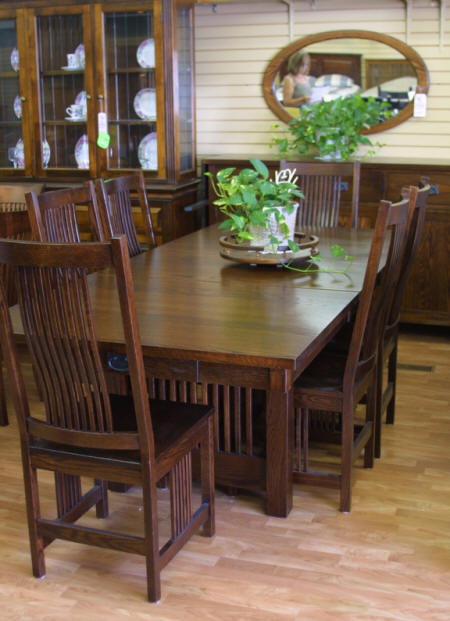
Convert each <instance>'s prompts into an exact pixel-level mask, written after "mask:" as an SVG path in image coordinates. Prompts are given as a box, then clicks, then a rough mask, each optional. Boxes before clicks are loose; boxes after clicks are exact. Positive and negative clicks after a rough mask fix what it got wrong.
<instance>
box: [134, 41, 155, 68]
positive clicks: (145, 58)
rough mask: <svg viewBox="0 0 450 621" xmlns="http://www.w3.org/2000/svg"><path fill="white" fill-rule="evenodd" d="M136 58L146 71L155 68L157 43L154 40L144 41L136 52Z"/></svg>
mask: <svg viewBox="0 0 450 621" xmlns="http://www.w3.org/2000/svg"><path fill="white" fill-rule="evenodd" d="M136 58H137V61H138V63H139V64H140V66H141V67H144V69H153V67H154V66H155V41H154V40H153V39H145V41H142V43H140V44H139V47H138V49H137V51H136Z"/></svg>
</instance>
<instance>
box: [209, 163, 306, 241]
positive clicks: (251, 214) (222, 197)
mask: <svg viewBox="0 0 450 621" xmlns="http://www.w3.org/2000/svg"><path fill="white" fill-rule="evenodd" d="M250 163H251V165H252V167H253V168H244V169H243V170H241V171H240V172H239V173H235V174H233V173H234V172H235V168H223V169H222V170H219V171H218V172H217V174H216V178H215V179H214V178H213V176H212V174H211V173H209V172H207V173H205V174H206V175H207V176H208V177H209V178H210V179H211V183H212V187H213V189H214V192H215V193H216V195H217V197H218V198H217V199H216V200H215V201H214V205H217V206H218V207H219V210H220V212H221V213H222V214H224V215H225V216H226V218H225V220H224V221H223V222H221V223H220V224H219V228H221V229H223V230H224V231H226V232H228V233H232V234H233V235H234V238H235V239H236V241H237V242H238V243H242V244H244V243H249V245H253V246H255V245H257V246H270V247H271V249H272V251H274V250H277V249H278V247H279V246H282V245H286V244H287V245H288V246H289V248H291V250H295V249H298V246H297V244H295V242H294V227H295V219H296V211H297V207H298V203H296V199H297V198H303V194H302V192H301V190H300V189H299V188H298V186H297V185H296V183H295V180H296V179H295V178H294V175H295V170H293V171H291V170H288V169H286V170H281V171H277V172H276V173H275V180H271V179H269V170H268V168H267V166H266V165H265V164H264V162H262V161H261V160H259V159H257V158H250Z"/></svg>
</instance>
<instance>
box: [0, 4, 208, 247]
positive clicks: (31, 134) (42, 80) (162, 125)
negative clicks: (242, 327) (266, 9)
mask: <svg viewBox="0 0 450 621" xmlns="http://www.w3.org/2000/svg"><path fill="white" fill-rule="evenodd" d="M192 5H193V2H191V1H189V0H150V1H145V2H124V1H114V0H111V1H109V2H95V1H89V0H85V1H84V2H77V1H76V0H73V1H67V0H61V1H60V2H59V3H50V2H41V1H37V0H35V1H32V0H30V1H28V2H26V1H23V2H21V1H18V2H2V4H1V5H0V7H1V8H0V32H1V36H0V177H1V179H2V180H3V181H7V182H11V181H14V180H17V181H25V180H28V181H29V180H41V181H45V182H46V184H47V186H50V187H58V186H64V185H67V184H73V183H79V182H82V181H83V180H86V179H88V178H95V177H100V176H102V177H113V176H118V175H123V174H127V173H130V172H132V171H135V170H139V169H140V170H142V171H143V172H144V176H145V179H146V186H147V188H148V192H149V197H150V199H151V200H150V202H151V205H152V208H153V216H154V218H155V225H156V226H155V228H156V231H157V234H158V235H159V236H160V237H161V238H163V240H164V241H166V240H168V239H172V238H174V237H178V236H179V235H180V234H183V233H186V232H190V230H194V228H195V214H194V212H193V211H192V209H191V210H189V209H185V208H186V207H187V206H189V205H192V204H193V203H195V202H196V201H197V193H198V179H197V177H196V170H195V124H194V119H195V109H194V83H193V79H194V78H193V24H192V19H193V8H192Z"/></svg>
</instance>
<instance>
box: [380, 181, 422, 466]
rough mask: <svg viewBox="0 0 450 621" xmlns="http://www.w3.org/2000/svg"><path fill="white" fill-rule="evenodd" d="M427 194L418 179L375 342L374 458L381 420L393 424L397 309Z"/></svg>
mask: <svg viewBox="0 0 450 621" xmlns="http://www.w3.org/2000/svg"><path fill="white" fill-rule="evenodd" d="M411 189H412V188H411ZM429 191H430V182H429V179H428V178H426V177H422V178H421V179H420V182H419V186H418V190H417V189H416V190H414V194H415V197H416V199H415V201H414V205H413V209H412V210H410V216H409V223H408V228H407V235H406V242H405V245H404V252H403V256H402V257H401V269H400V278H399V280H398V283H397V286H396V287H395V288H394V289H393V295H392V299H391V301H390V308H389V309H388V312H387V315H386V321H385V325H384V329H383V332H382V336H381V338H380V342H379V352H378V374H377V375H378V388H377V415H376V426H375V457H380V455H381V427H382V421H383V419H384V417H385V416H386V423H388V424H391V425H392V424H394V418H395V395H396V387H397V351H398V335H399V326H400V309H401V304H402V298H403V293H404V291H405V287H406V282H407V280H408V277H409V274H410V272H411V268H412V265H413V263H414V259H415V258H416V255H417V251H418V249H419V245H420V241H421V239H422V233H423V228H424V223H425V212H426V206H427V200H428V194H429ZM402 195H403V197H405V190H403V192H402ZM386 364H387V383H386V385H385V386H384V374H383V371H384V368H385V366H386Z"/></svg>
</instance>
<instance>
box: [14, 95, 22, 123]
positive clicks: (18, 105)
mask: <svg viewBox="0 0 450 621" xmlns="http://www.w3.org/2000/svg"><path fill="white" fill-rule="evenodd" d="M13 108H14V114H15V115H16V117H17V118H18V119H21V118H22V100H21V99H20V95H16V96H15V98H14V103H13Z"/></svg>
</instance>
